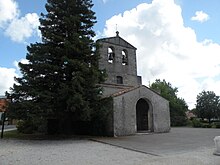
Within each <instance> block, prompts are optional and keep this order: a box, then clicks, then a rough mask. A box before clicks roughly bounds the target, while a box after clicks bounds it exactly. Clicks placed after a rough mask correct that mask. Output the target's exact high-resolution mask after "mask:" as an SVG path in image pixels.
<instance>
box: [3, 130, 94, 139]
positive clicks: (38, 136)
mask: <svg viewBox="0 0 220 165" xmlns="http://www.w3.org/2000/svg"><path fill="white" fill-rule="evenodd" d="M88 138H91V136H81V135H48V134H42V133H33V134H23V133H19V132H18V131H17V130H12V131H7V132H4V137H3V139H18V140H68V139H76V140H82V139H88Z"/></svg>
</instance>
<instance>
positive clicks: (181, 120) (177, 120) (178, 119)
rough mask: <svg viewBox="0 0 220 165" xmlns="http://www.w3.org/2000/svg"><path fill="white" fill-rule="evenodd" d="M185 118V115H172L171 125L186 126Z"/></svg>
mask: <svg viewBox="0 0 220 165" xmlns="http://www.w3.org/2000/svg"><path fill="white" fill-rule="evenodd" d="M186 125H187V119H186V118H185V116H174V117H172V118H171V126H186Z"/></svg>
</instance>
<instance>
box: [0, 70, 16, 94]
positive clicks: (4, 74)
mask: <svg viewBox="0 0 220 165" xmlns="http://www.w3.org/2000/svg"><path fill="white" fill-rule="evenodd" d="M15 76H17V74H16V70H15V69H14V68H3V67H0V77H1V80H3V81H0V95H5V92H6V91H9V88H10V87H12V86H13V84H14V77H15Z"/></svg>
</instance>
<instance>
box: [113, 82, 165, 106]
mask: <svg viewBox="0 0 220 165" xmlns="http://www.w3.org/2000/svg"><path fill="white" fill-rule="evenodd" d="M138 89H140V90H141V91H148V92H150V93H151V94H152V95H154V96H157V97H160V98H161V99H163V100H166V101H168V100H167V99H165V98H164V97H162V96H161V95H160V94H158V93H157V92H155V91H154V90H152V89H150V88H148V87H146V86H145V85H140V86H136V87H132V88H128V89H125V90H121V91H119V92H117V93H114V94H112V95H111V96H112V97H113V98H114V97H118V96H121V95H124V94H127V93H129V92H132V91H135V90H138ZM168 102H169V101H168Z"/></svg>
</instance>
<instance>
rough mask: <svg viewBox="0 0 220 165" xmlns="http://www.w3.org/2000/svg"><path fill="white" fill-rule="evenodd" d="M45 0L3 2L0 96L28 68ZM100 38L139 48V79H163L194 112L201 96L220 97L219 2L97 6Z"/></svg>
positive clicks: (99, 2)
mask: <svg viewBox="0 0 220 165" xmlns="http://www.w3.org/2000/svg"><path fill="white" fill-rule="evenodd" d="M45 3H46V0H40V1H36V0H29V1H25V2H24V1H22V0H0V95H4V92H5V91H6V90H8V88H9V87H10V86H12V85H13V83H14V81H13V77H14V76H18V75H19V71H18V68H17V63H18V62H19V61H21V62H24V63H25V62H27V61H26V60H25V56H26V53H27V51H26V46H27V45H29V44H30V43H34V42H39V41H40V33H39V31H38V30H37V27H38V25H39V21H38V18H39V17H40V13H41V12H43V13H45V8H44V5H45ZM93 3H94V7H93V10H94V11H95V12H96V16H97V21H98V22H97V24H96V25H95V26H94V30H95V32H96V34H97V36H96V38H100V37H106V36H114V35H115V31H116V24H117V29H118V30H119V32H120V36H121V37H122V38H124V39H126V40H127V41H128V42H130V43H131V44H132V45H134V46H135V47H137V62H138V74H139V75H141V76H142V79H143V83H144V84H145V85H148V84H149V83H152V82H154V81H155V79H158V78H160V79H165V80H166V81H169V82H170V83H171V84H172V85H173V86H174V87H178V89H179V93H178V95H179V97H182V98H184V99H185V100H186V102H187V103H188V105H189V106H190V108H193V107H194V105H195V103H196V96H197V94H198V93H200V92H201V91H202V90H211V91H214V92H215V93H216V94H217V95H220V88H219V86H220V33H219V30H218V29H219V26H220V10H219V9H218V7H219V6H220V1H219V0H212V1H207V0H131V1H128V0H94V1H93Z"/></svg>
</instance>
